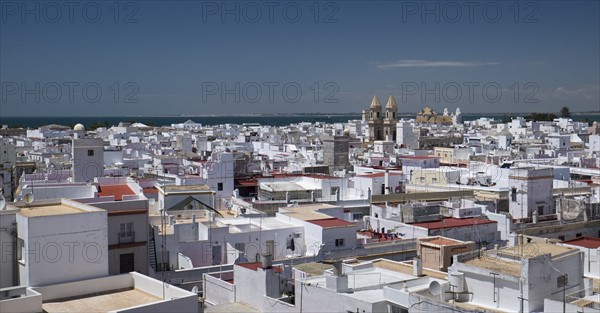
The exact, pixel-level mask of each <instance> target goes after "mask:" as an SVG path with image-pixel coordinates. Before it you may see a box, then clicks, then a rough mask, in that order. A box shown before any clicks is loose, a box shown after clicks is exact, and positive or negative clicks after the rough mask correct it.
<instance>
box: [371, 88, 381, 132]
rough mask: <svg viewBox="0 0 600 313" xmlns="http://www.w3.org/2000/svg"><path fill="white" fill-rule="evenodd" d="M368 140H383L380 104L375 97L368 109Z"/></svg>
mask: <svg viewBox="0 0 600 313" xmlns="http://www.w3.org/2000/svg"><path fill="white" fill-rule="evenodd" d="M369 139H370V140H383V116H382V114H381V103H380V102H379V98H377V96H374V97H373V100H372V101H371V106H370V107H369Z"/></svg>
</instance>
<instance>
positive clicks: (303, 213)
mask: <svg viewBox="0 0 600 313" xmlns="http://www.w3.org/2000/svg"><path fill="white" fill-rule="evenodd" d="M335 208H339V206H335V205H331V204H326V203H314V204H304V205H298V206H293V207H282V209H284V210H285V211H284V212H281V214H285V215H287V216H289V217H293V218H297V219H299V220H303V221H311V220H322V219H329V218H332V216H329V215H327V214H324V213H321V212H318V211H319V210H322V209H335Z"/></svg>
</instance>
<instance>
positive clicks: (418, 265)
mask: <svg viewBox="0 0 600 313" xmlns="http://www.w3.org/2000/svg"><path fill="white" fill-rule="evenodd" d="M413 276H417V277H421V276H423V262H422V261H421V258H419V257H416V258H414V259H413Z"/></svg>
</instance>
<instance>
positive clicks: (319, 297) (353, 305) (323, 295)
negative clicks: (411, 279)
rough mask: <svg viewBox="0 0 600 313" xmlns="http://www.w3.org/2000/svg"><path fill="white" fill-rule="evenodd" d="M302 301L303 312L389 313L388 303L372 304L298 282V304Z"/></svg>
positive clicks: (321, 287)
mask: <svg viewBox="0 0 600 313" xmlns="http://www.w3.org/2000/svg"><path fill="white" fill-rule="evenodd" d="M300 294H302V296H300ZM300 299H302V311H303V312H357V310H358V312H363V311H365V312H387V302H386V301H381V302H377V303H370V302H369V301H366V300H365V301H361V300H359V299H357V298H356V297H348V296H345V295H344V294H343V293H341V294H338V293H337V292H335V291H334V290H331V289H327V288H324V287H323V286H308V285H305V284H300V282H296V303H299V301H300ZM297 306H299V305H297Z"/></svg>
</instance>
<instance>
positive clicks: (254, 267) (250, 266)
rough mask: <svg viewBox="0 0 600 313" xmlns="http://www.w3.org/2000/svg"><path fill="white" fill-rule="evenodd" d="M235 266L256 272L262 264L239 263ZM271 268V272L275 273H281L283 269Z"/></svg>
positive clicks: (274, 266) (276, 266)
mask: <svg viewBox="0 0 600 313" xmlns="http://www.w3.org/2000/svg"><path fill="white" fill-rule="evenodd" d="M237 265H239V266H241V267H243V268H247V269H249V270H253V271H256V270H257V269H259V268H260V267H261V266H262V263H261V262H252V263H240V264H237ZM272 268H273V271H274V272H275V273H282V272H283V268H281V266H280V265H273V266H272Z"/></svg>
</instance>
